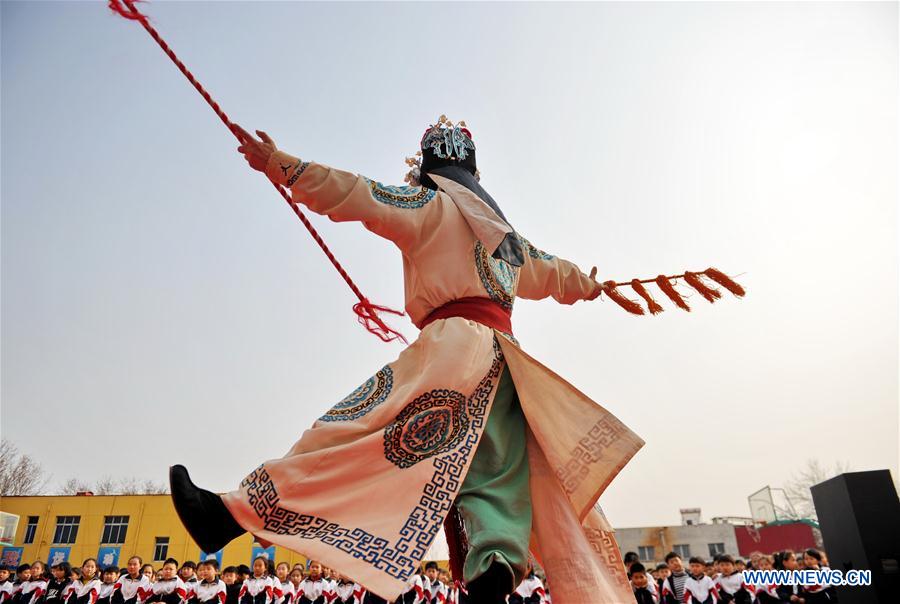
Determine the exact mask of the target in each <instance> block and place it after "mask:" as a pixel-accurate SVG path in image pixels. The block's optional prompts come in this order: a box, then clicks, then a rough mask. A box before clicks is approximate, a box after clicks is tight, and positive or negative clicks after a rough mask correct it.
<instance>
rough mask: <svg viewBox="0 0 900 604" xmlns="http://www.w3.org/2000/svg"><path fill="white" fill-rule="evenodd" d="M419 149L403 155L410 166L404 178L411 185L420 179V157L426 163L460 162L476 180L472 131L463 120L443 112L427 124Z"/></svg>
mask: <svg viewBox="0 0 900 604" xmlns="http://www.w3.org/2000/svg"><path fill="white" fill-rule="evenodd" d="M419 147H420V150H419V151H417V152H416V154H415V155H414V156H413V157H407V158H406V165H407V166H409V167H410V168H411V170H410V171H409V172H408V173H407V174H406V177H405V178H404V180H405V181H406V182H407V183H409V184H410V185H412V186H420V185H421V183H422V161H423V158H424V159H425V160H426V164H427V166H426V167H428V166H434V167H436V166H438V165H451V164H455V165H459V166H462V167H465V168H467V169H469V170H470V171H471V172H472V173H473V174H474V176H475V179H476V180H478V179H479V177H480V174H479V173H478V169H477V168H476V167H475V143H474V142H472V132H471V131H470V130H469V129H468V128H467V127H466V123H465V122H464V121H460V122H459V123H457V124H454V123H453V122H451V121H450V120H449V119H447V116H446V115H441V117H439V118H438V121H437V123H436V124H433V125H431V126H429V127H428V128H427V129H426V130H425V134H424V135H423V136H422V140H421V142H420V144H419Z"/></svg>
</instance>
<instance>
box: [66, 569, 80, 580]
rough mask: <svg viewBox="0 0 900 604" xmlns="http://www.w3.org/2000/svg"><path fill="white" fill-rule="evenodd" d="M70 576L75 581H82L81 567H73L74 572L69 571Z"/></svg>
mask: <svg viewBox="0 0 900 604" xmlns="http://www.w3.org/2000/svg"><path fill="white" fill-rule="evenodd" d="M69 578H70V579H72V580H73V581H80V580H81V569H80V568H73V569H72V572H71V573H69Z"/></svg>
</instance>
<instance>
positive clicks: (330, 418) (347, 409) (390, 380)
mask: <svg viewBox="0 0 900 604" xmlns="http://www.w3.org/2000/svg"><path fill="white" fill-rule="evenodd" d="M393 386H394V372H393V370H392V369H391V367H390V366H389V365H385V366H384V368H383V369H382V370H381V371H379V372H378V373H376V374H375V375H373V376H372V377H370V378H369V379H368V380H366V382H365V383H364V384H363V385H362V386H360V387H359V388H357V389H356V390H354V391H353V392H351V393H350V394H348V395H347V396H346V397H345V398H344V399H343V400H342V401H341V402H339V403H338V404H337V405H335V406H334V407H332V408H331V409H330V410H329V411H328V412H327V413H326V414H325V415H323V416H322V417H320V418H319V421H323V422H339V421H341V422H342V421H348V420H352V419H357V418H359V417H362V416H363V415H365V414H366V413H368V412H369V411H371V410H372V409H374V408H375V407H377V406H378V405H380V404H381V403H383V402H384V401H385V400H386V399H387V397H388V395H390V393H391V389H392V388H393Z"/></svg>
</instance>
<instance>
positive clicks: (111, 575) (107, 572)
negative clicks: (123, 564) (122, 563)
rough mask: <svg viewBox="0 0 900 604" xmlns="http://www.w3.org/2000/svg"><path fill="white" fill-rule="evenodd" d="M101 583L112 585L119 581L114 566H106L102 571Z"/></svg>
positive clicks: (117, 571) (117, 572)
mask: <svg viewBox="0 0 900 604" xmlns="http://www.w3.org/2000/svg"><path fill="white" fill-rule="evenodd" d="M102 579H103V582H104V583H106V584H108V585H109V584H112V583H115V582H116V581H118V580H119V569H118V568H117V567H115V566H107V567H106V568H104V569H103V576H102Z"/></svg>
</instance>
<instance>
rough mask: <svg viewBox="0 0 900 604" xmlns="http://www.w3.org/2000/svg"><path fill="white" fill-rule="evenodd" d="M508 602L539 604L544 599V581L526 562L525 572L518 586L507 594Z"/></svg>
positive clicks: (511, 603)
mask: <svg viewBox="0 0 900 604" xmlns="http://www.w3.org/2000/svg"><path fill="white" fill-rule="evenodd" d="M508 600H509V604H541V602H543V600H544V583H543V581H541V578H540V577H538V576H537V575H536V574H534V567H532V566H531V563H529V564H528V569H527V574H526V575H525V578H524V579H522V582H521V583H519V585H518V587H516V589H515V590H514V591H513V592H512V593H511V594H509V599H508Z"/></svg>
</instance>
